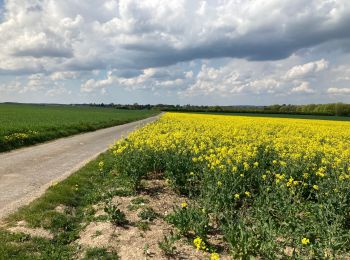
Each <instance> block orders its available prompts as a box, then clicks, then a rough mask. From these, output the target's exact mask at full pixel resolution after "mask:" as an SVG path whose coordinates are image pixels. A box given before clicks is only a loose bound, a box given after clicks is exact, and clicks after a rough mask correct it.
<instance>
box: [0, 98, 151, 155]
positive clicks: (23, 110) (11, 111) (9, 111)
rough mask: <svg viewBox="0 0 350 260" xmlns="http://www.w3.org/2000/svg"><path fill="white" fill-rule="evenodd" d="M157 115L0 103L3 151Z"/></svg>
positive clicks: (145, 112) (0, 137)
mask: <svg viewBox="0 0 350 260" xmlns="http://www.w3.org/2000/svg"><path fill="white" fill-rule="evenodd" d="M155 114H157V112H156V111H150V110H118V109H113V108H98V107H82V106H80V107H79V106H53V105H24V104H0V122H1V124H0V152H4V151H9V150H12V149H15V148H18V147H22V146H27V145H32V144H36V143H40V142H44V141H48V140H52V139H55V138H59V137H65V136H69V135H74V134H78V133H81V132H87V131H93V130H96V129H100V128H105V127H110V126H115V125H120V124H124V123H128V122H131V121H136V120H140V119H143V118H146V117H149V116H152V115H155Z"/></svg>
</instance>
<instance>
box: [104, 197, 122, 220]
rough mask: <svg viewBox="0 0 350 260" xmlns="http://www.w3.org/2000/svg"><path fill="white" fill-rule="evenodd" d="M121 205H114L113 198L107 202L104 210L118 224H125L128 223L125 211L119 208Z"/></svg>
mask: <svg viewBox="0 0 350 260" xmlns="http://www.w3.org/2000/svg"><path fill="white" fill-rule="evenodd" d="M118 206H119V205H114V204H113V203H112V201H111V200H109V201H107V202H106V205H105V207H104V211H105V212H106V213H107V214H108V218H109V220H110V221H111V222H112V223H113V224H115V225H117V226H124V225H126V224H127V223H128V221H127V219H126V216H125V213H124V212H122V211H121V210H120V209H119V208H118Z"/></svg>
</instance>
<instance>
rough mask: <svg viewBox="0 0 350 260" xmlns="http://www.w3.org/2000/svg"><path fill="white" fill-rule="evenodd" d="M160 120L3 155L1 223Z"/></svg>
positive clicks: (114, 128)
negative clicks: (113, 146)
mask: <svg viewBox="0 0 350 260" xmlns="http://www.w3.org/2000/svg"><path fill="white" fill-rule="evenodd" d="M158 118H159V115H158V116H154V117H150V118H146V119H143V120H140V121H136V122H132V123H128V124H124V125H119V126H114V127H110V128H105V129H101V130H97V131H94V132H88V133H84V134H79V135H75V136H71V137H67V138H61V139H57V140H55V141H51V142H48V143H44V144H39V145H35V146H31V147H27V148H22V149H18V150H14V151H11V152H8V153H0V219H1V218H2V217H5V216H6V215H8V214H10V213H11V212H14V211H15V210H16V209H18V208H19V207H21V206H23V205H26V204H28V203H29V202H31V201H32V200H34V199H35V198H37V197H39V196H40V195H41V194H43V193H44V192H45V190H46V189H47V188H48V187H49V186H50V185H51V184H52V183H53V182H56V181H60V180H63V179H64V178H66V177H68V176H69V175H70V174H72V173H73V172H74V171H76V170H78V169H79V168H81V167H82V166H84V165H85V164H86V163H87V162H89V161H90V160H92V159H94V158H95V157H97V156H98V155H99V154H100V153H102V152H104V151H106V150H107V149H108V146H109V145H110V144H112V143H113V142H114V141H115V140H118V139H121V138H122V137H123V136H125V135H127V134H128V133H130V132H132V131H134V130H135V129H136V128H137V127H139V126H141V125H144V124H146V123H150V122H153V121H155V120H157V119H158Z"/></svg>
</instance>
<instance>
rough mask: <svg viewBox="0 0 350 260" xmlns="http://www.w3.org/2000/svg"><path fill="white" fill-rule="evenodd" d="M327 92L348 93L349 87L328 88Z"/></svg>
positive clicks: (349, 91) (349, 92)
mask: <svg viewBox="0 0 350 260" xmlns="http://www.w3.org/2000/svg"><path fill="white" fill-rule="evenodd" d="M327 92H328V93H329V94H335V95H343V94H350V88H329V89H328V90H327Z"/></svg>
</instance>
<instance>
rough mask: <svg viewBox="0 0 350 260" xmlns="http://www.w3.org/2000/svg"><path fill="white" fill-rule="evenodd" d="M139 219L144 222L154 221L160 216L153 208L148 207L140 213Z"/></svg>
mask: <svg viewBox="0 0 350 260" xmlns="http://www.w3.org/2000/svg"><path fill="white" fill-rule="evenodd" d="M138 217H139V218H141V219H142V220H148V221H153V220H155V219H156V218H157V217H158V214H157V213H156V212H155V211H154V210H153V209H152V208H151V207H146V208H144V209H142V210H141V211H140V212H139V214H138Z"/></svg>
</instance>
